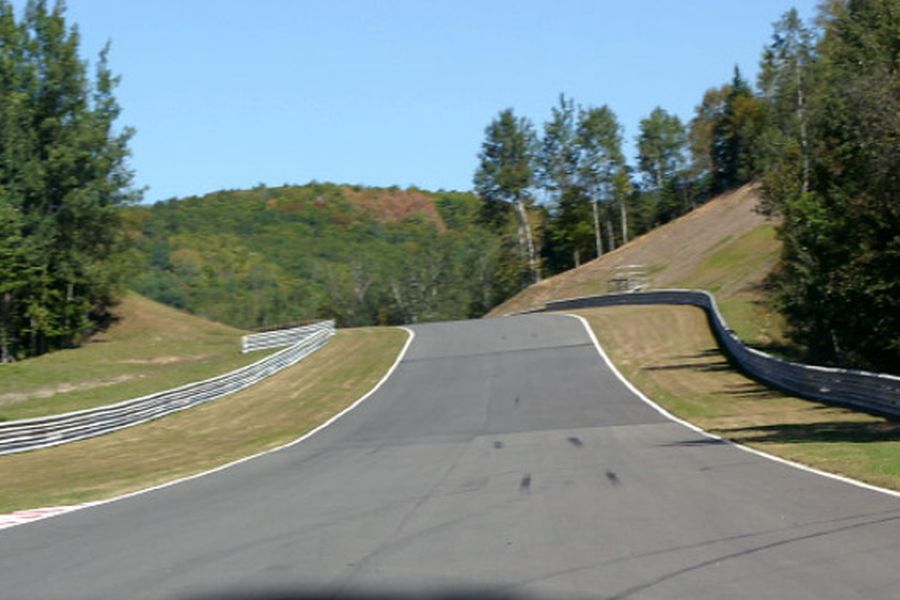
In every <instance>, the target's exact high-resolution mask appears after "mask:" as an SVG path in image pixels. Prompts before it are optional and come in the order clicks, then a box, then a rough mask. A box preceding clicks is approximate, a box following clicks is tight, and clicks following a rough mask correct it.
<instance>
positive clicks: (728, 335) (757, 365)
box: [533, 290, 900, 416]
mask: <svg viewBox="0 0 900 600" xmlns="http://www.w3.org/2000/svg"><path fill="white" fill-rule="evenodd" d="M635 304H682V305H690V306H698V307H700V308H702V309H703V310H705V311H706V314H707V316H708V317H709V322H710V324H711V326H712V329H713V331H714V333H715V335H716V338H717V339H718V340H719V343H720V344H721V345H722V347H723V348H724V350H725V351H726V353H727V354H728V355H729V356H730V357H731V358H732V359H733V360H734V362H735V364H736V365H737V366H738V367H739V368H740V369H741V370H743V371H744V372H745V373H747V374H748V375H750V376H751V377H754V378H755V379H758V380H760V381H762V382H764V383H767V384H770V385H773V386H775V387H777V388H781V389H783V390H786V391H788V392H790V393H792V394H796V395H798V396H802V397H805V398H811V399H814V400H822V401H825V402H832V403H836V404H847V405H851V406H855V407H858V408H862V409H864V410H869V411H874V412H878V413H882V414H889V415H894V416H900V377H896V376H893V375H886V374H883V373H871V372H868V371H857V370H853V369H836V368H829V367H818V366H812V365H805V364H801V363H795V362H790V361H786V360H782V359H780V358H775V357H774V356H772V355H770V354H766V353H765V352H760V351H759V350H755V349H753V348H748V347H747V346H746V345H744V343H743V342H742V341H741V340H740V338H738V337H737V335H735V333H734V332H733V331H732V330H731V329H729V327H728V325H727V324H726V323H725V319H723V318H722V314H721V313H720V312H719V307H718V306H717V305H716V300H715V298H713V296H712V294H710V293H708V292H705V291H702V290H655V291H651V292H632V293H623V294H606V295H602V296H585V297H582V298H570V299H567V300H556V301H550V302H547V303H546V305H545V306H544V308H543V309H538V310H537V311H533V312H542V311H559V310H572V309H578V308H594V307H603V306H622V305H635Z"/></svg>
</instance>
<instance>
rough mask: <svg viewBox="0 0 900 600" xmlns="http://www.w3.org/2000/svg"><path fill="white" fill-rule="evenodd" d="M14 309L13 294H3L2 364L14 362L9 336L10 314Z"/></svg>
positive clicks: (0, 313) (0, 308)
mask: <svg viewBox="0 0 900 600" xmlns="http://www.w3.org/2000/svg"><path fill="white" fill-rule="evenodd" d="M11 307H12V294H11V293H10V292H6V293H4V294H3V300H2V301H0V363H11V362H13V355H12V348H11V346H12V340H10V339H9V338H10V335H9V314H10V309H11Z"/></svg>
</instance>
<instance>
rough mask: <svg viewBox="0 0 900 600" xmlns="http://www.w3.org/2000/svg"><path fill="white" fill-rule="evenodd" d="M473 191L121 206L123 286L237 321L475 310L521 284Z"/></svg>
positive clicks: (250, 193) (316, 194)
mask: <svg viewBox="0 0 900 600" xmlns="http://www.w3.org/2000/svg"><path fill="white" fill-rule="evenodd" d="M481 205H482V202H481V200H479V198H478V197H476V196H475V195H473V194H469V193H458V192H437V193H430V192H423V191H420V190H416V189H408V190H400V189H397V188H393V189H378V188H364V187H361V186H339V185H335V184H323V183H310V184H307V185H303V186H283V187H277V188H269V187H266V186H258V187H257V188H255V189H252V190H244V191H221V192H216V193H213V194H208V195H205V196H202V197H193V198H185V199H180V200H171V201H168V202H160V203H157V204H155V205H153V206H151V207H145V206H137V207H131V208H129V209H128V211H127V222H128V229H129V231H130V232H131V237H132V240H133V247H132V250H131V252H130V262H131V264H132V273H133V274H132V275H131V277H130V278H129V279H128V281H127V284H128V285H129V286H130V287H131V288H133V289H135V290H136V291H138V292H140V293H142V294H145V295H147V296H149V297H151V298H154V299H156V300H159V301H161V302H164V303H166V304H169V305H171V306H176V307H179V308H184V309H187V310H190V311H191V312H194V313H196V314H200V315H203V316H205V317H209V318H212V319H215V320H217V321H222V322H224V323H230V324H233V325H237V326H240V327H249V328H260V327H271V326H275V325H283V324H287V323H293V322H298V321H305V320H310V319H316V318H335V319H337V321H338V323H339V324H340V325H342V326H351V325H373V324H381V325H385V324H400V323H415V322H420V321H436V320H447V319H465V318H469V317H478V316H481V315H483V314H484V313H485V312H487V311H488V310H490V308H491V307H492V306H494V305H495V304H497V303H499V302H501V301H502V300H504V299H505V298H507V297H508V296H509V295H510V294H511V293H512V292H513V291H515V290H516V289H518V288H517V287H516V283H517V280H516V273H517V263H516V261H515V259H514V257H515V254H514V253H510V252H509V251H508V249H507V248H506V247H505V246H504V241H503V238H502V236H498V235H494V234H493V233H491V232H490V231H488V230H487V229H486V228H485V227H484V226H483V225H482V223H481V220H480V212H481Z"/></svg>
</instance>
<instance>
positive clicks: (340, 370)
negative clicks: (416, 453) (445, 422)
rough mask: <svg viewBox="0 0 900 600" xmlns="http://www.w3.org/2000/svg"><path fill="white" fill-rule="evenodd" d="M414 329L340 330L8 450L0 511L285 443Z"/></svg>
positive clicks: (346, 397)
mask: <svg viewBox="0 0 900 600" xmlns="http://www.w3.org/2000/svg"><path fill="white" fill-rule="evenodd" d="M407 336H408V334H407V333H406V332H404V331H403V330H401V329H395V328H366V329H350V330H341V331H339V332H338V333H337V335H336V336H335V337H333V338H332V339H331V340H330V341H329V342H328V344H326V345H325V346H324V347H323V348H321V349H320V350H318V351H316V352H314V353H313V354H311V355H310V356H308V357H307V358H305V359H303V360H302V361H301V362H299V363H298V364H296V365H294V366H292V367H289V368H287V369H285V370H283V371H281V372H279V373H277V374H276V375H273V376H272V377H270V378H268V379H266V380H265V381H262V382H260V383H259V384H256V385H254V386H252V387H250V388H248V389H246V390H244V391H242V392H239V393H237V394H234V395H231V396H226V397H225V398H221V399H219V400H215V401H213V402H209V403H207V404H203V405H201V406H198V407H196V408H193V409H190V410H186V411H183V412H180V413H176V414H173V415H170V416H168V417H165V418H162V419H159V420H157V421H153V422H150V423H147V424H144V425H139V426H136V427H131V428H128V429H124V430H122V431H118V432H116V433H111V434H109V435H104V436H100V437H96V438H92V439H89V440H84V441H81V442H74V443H71V444H66V445H63V446H59V447H56V448H47V449H45V450H36V451H33V452H26V453H23V454H13V455H8V456H0V481H2V482H3V486H2V491H3V493H2V494H0V513H5V512H10V511H14V510H20V509H24V508H33V507H38V506H58V505H66V504H76V503H80V502H87V501H93V500H100V499H103V498H109V497H111V496H116V495H119V494H123V493H127V492H130V491H135V490H139V489H144V488H147V487H150V486H153V485H158V484H160V483H163V482H166V481H171V480H173V479H177V478H180V477H185V476H188V475H191V474H194V473H198V472H202V471H205V470H208V469H211V468H214V467H216V466H219V465H222V464H225V463H228V462H230V461H233V460H236V459H238V458H241V457H244V456H248V455H251V454H254V453H257V452H262V451H264V450H267V449H271V448H274V447H277V446H279V445H282V444H285V443H287V442H289V441H291V440H294V439H296V438H297V437H299V436H300V435H302V434H304V433H306V432H307V431H309V430H311V429H313V428H314V427H316V426H317V425H319V424H321V423H323V422H324V421H326V420H327V419H328V418H330V417H331V416H333V415H334V414H336V413H338V412H339V411H341V410H343V409H344V408H346V407H347V406H349V405H350V404H351V403H352V402H354V401H355V400H357V399H358V398H360V397H361V396H362V395H363V394H365V393H366V392H367V391H368V390H370V389H371V388H372V387H373V386H374V385H375V383H376V382H377V381H378V380H379V379H380V378H381V377H383V375H384V373H385V372H386V371H387V370H388V368H390V366H391V364H392V363H393V362H394V360H395V359H396V356H397V354H398V352H399V351H400V349H401V347H402V346H403V344H404V343H405V341H406V339H407Z"/></svg>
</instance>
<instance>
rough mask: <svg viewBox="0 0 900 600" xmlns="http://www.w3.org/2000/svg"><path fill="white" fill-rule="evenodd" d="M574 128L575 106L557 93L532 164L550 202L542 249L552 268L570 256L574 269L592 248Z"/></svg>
mask: <svg viewBox="0 0 900 600" xmlns="http://www.w3.org/2000/svg"><path fill="white" fill-rule="evenodd" d="M575 126H576V111H575V105H574V103H573V102H572V101H571V100H567V99H566V97H565V96H564V95H563V94H560V96H559V105H558V106H555V107H553V109H552V112H551V118H550V120H549V121H547V122H546V123H544V132H543V136H542V137H541V140H540V143H539V145H538V152H537V156H536V161H535V163H536V183H537V184H538V186H539V187H540V188H542V189H544V190H545V191H546V192H547V195H548V196H549V197H550V199H551V202H552V206H551V210H550V216H551V219H550V223H549V224H548V227H547V237H548V240H549V241H550V246H552V247H547V246H545V248H544V250H545V254H548V256H547V258H549V260H550V263H551V265H554V267H559V266H562V264H564V263H563V261H560V260H559V258H561V257H562V255H571V256H572V262H573V263H574V266H576V267H577V266H578V265H580V264H581V256H582V255H583V254H586V252H587V251H588V250H589V249H590V248H591V246H592V245H593V242H592V237H593V236H592V235H591V233H590V230H589V226H588V225H587V220H586V219H585V216H586V214H587V213H588V212H589V209H588V204H589V202H590V201H589V199H588V197H587V195H586V194H585V193H584V190H583V189H582V188H581V187H580V185H579V180H578V169H579V158H580V156H579V147H578V140H577V138H576V132H575ZM586 227H587V230H586Z"/></svg>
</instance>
